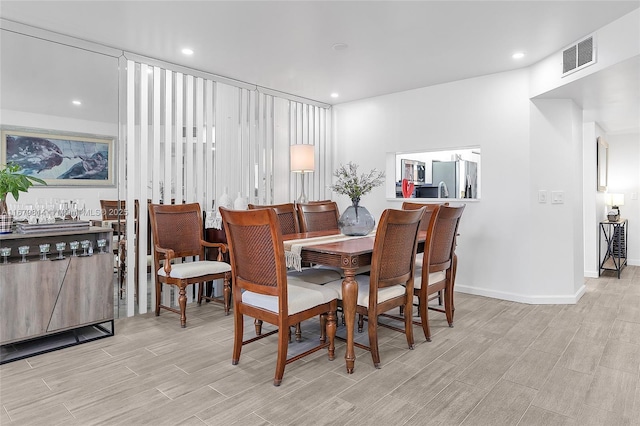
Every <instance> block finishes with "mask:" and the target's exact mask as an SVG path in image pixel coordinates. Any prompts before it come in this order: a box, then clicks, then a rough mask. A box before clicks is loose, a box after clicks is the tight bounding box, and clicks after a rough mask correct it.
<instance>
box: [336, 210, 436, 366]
mask: <svg viewBox="0 0 640 426" xmlns="http://www.w3.org/2000/svg"><path fill="white" fill-rule="evenodd" d="M423 212H424V208H421V209H419V210H391V209H387V210H385V211H384V212H383V213H382V216H381V217H380V223H379V225H378V230H377V232H376V236H375V242H374V245H373V253H372V258H371V271H370V275H356V277H355V279H356V281H357V282H358V299H357V306H356V313H357V314H358V315H363V316H367V323H368V326H367V328H368V334H369V346H368V347H367V346H361V345H360V344H356V346H358V347H362V348H364V349H368V350H369V351H370V352H371V358H372V359H373V365H374V366H375V367H376V368H380V353H379V350H378V325H381V326H385V327H388V328H391V329H393V330H396V331H399V332H402V333H404V334H405V335H406V338H407V345H408V346H409V349H413V322H412V315H411V312H412V307H413V283H414V270H415V258H416V246H417V243H418V232H419V227H420V220H421V218H422V215H423ZM324 287H330V288H333V289H335V290H336V291H337V292H338V293H339V294H340V298H339V301H338V305H339V306H340V305H341V304H342V280H336V281H333V282H331V283H329V284H326V285H325V286H324ZM400 306H403V307H404V312H405V319H404V329H400V328H397V327H394V326H390V325H385V324H382V323H380V324H378V316H379V315H380V314H382V313H384V312H387V311H389V310H391V309H393V308H397V307H400Z"/></svg>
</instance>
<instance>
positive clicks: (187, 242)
mask: <svg viewBox="0 0 640 426" xmlns="http://www.w3.org/2000/svg"><path fill="white" fill-rule="evenodd" d="M149 219H150V223H151V230H152V232H153V263H154V271H155V278H156V316H158V315H160V309H166V310H168V311H171V312H175V313H177V314H180V325H181V327H183V328H184V327H186V324H187V317H186V314H185V311H186V306H187V296H186V287H187V286H188V285H190V284H195V283H199V284H200V285H199V286H198V304H201V303H202V299H203V298H205V297H204V296H203V293H204V291H203V290H204V283H205V282H207V281H213V280H217V279H222V280H224V293H223V296H222V300H220V299H219V298H213V297H212V298H207V299H208V300H213V301H216V302H220V303H223V304H224V311H225V314H227V315H228V314H229V306H230V298H231V295H230V287H229V279H230V278H231V266H230V265H229V264H228V263H225V262H223V261H222V254H223V253H225V252H226V251H227V247H226V246H225V245H224V244H220V243H210V242H207V241H205V240H204V237H203V229H204V228H203V226H202V225H203V224H202V211H201V210H200V204H198V203H191V204H149ZM206 248H215V249H218V260H205V259H206V257H205V254H206V253H205V249H206ZM188 257H197V260H194V261H191V262H189V261H187V262H181V263H178V262H176V261H178V260H180V259H182V258H188ZM161 261H164V265H161V264H160V262H161ZM162 284H168V285H173V286H176V287H177V288H178V291H179V296H178V305H179V309H175V308H173V307H171V306H165V305H162V304H161V303H160V301H161V297H162Z"/></svg>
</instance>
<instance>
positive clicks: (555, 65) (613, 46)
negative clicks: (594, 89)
mask: <svg viewBox="0 0 640 426" xmlns="http://www.w3.org/2000/svg"><path fill="white" fill-rule="evenodd" d="M638 22H640V9H636V10H634V11H633V12H630V13H628V14H627V15H625V16H623V17H621V18H619V19H616V20H615V21H613V22H612V23H610V24H609V25H605V26H604V27H602V28H600V29H599V30H597V31H596V32H595V33H594V34H595V38H594V46H595V49H596V63H594V64H593V65H590V66H588V67H586V68H583V69H581V70H579V71H576V72H575V73H573V74H568V75H566V76H565V77H563V76H562V50H560V51H558V52H556V53H554V54H553V55H551V56H549V57H547V58H545V59H544V60H542V61H540V62H538V63H536V64H534V65H533V66H531V97H534V96H537V95H540V94H542V93H546V92H548V91H550V90H552V89H555V88H557V87H560V86H563V85H565V84H568V83H571V82H572V81H575V80H578V79H580V78H583V77H585V76H587V75H590V74H593V73H596V72H598V71H601V70H603V69H605V68H607V67H610V66H611V65H614V64H617V63H619V62H622V61H624V60H626V59H629V58H632V57H634V56H637V55H638V54H640V25H638ZM588 35H589V34H585V35H584V37H586V36H588ZM574 41H578V40H574ZM566 47H568V46H566Z"/></svg>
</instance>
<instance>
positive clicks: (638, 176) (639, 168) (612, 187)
mask: <svg viewBox="0 0 640 426" xmlns="http://www.w3.org/2000/svg"><path fill="white" fill-rule="evenodd" d="M606 140H607V142H608V143H609V179H608V188H607V192H610V193H622V194H624V206H621V207H620V214H621V216H622V217H623V218H626V219H628V220H629V225H628V226H629V240H628V245H627V256H628V263H629V264H630V265H638V266H640V205H639V202H638V192H640V134H638V133H629V134H616V135H607V136H606ZM634 198H635V199H634ZM609 208H610V206H605V208H603V210H600V211H599V212H598V213H599V216H598V219H599V220H602V219H605V212H606V210H607V209H609Z"/></svg>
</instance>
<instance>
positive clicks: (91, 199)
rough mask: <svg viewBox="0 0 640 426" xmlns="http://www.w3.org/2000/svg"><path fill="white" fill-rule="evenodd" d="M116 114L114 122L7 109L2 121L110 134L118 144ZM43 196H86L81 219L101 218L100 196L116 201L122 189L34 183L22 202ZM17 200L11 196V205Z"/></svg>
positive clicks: (69, 130)
mask: <svg viewBox="0 0 640 426" xmlns="http://www.w3.org/2000/svg"><path fill="white" fill-rule="evenodd" d="M116 114H117V111H114V123H102V122H92V121H86V120H78V119H73V118H68V117H55V116H48V115H41V114H32V113H26V112H21V111H11V110H6V109H3V110H0V117H2V121H1V123H0V124H1V125H2V126H17V127H28V128H37V129H44V130H51V131H53V132H56V131H58V132H76V133H87V134H92V135H103V136H110V137H113V138H114V140H115V141H116V144H117V141H118V124H117V123H116V122H115V120H116V119H117V115H116ZM116 151H117V147H116ZM116 158H117V157H116ZM116 173H117V172H116ZM39 198H44V199H45V200H49V199H51V198H59V199H61V200H73V199H78V198H79V199H82V200H84V201H85V206H86V211H87V213H86V214H85V215H83V216H81V219H85V220H89V219H100V217H101V216H100V199H111V200H115V199H117V198H118V191H117V188H116V187H115V186H113V187H84V188H73V187H59V186H58V187H54V186H34V187H31V188H29V192H27V193H21V194H20V199H19V200H18V202H19V203H21V204H28V203H31V204H35V203H36V201H37V200H38V199H39ZM13 202H14V200H13V197H11V196H10V197H9V201H8V204H12V203H13Z"/></svg>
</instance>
